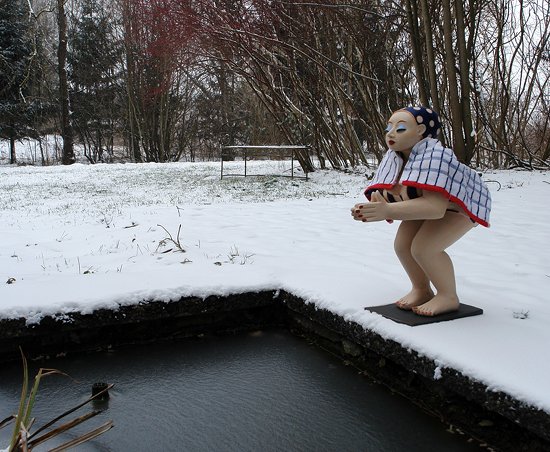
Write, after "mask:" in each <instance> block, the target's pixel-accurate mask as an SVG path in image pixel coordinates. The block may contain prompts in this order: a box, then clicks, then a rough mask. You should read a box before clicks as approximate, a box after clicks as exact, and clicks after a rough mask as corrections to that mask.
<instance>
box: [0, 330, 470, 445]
mask: <svg viewBox="0 0 550 452" xmlns="http://www.w3.org/2000/svg"><path fill="white" fill-rule="evenodd" d="M31 365H32V366H33V367H40V366H43V367H52V368H56V369H59V370H62V371H63V372H65V373H68V374H69V375H70V376H71V377H72V378H73V379H74V380H76V381H73V380H71V379H68V378H66V377H61V376H51V377H48V378H46V379H45V380H44V381H43V384H42V385H41V392H40V393H39V397H38V400H37V403H36V410H35V412H34V414H35V416H36V417H37V425H41V424H43V423H44V422H45V421H47V420H50V419H51V418H53V417H54V416H55V415H58V414H60V413H62V412H63V411H65V410H66V409H68V408H71V407H72V406H74V405H76V404H77V403H79V402H81V401H83V400H85V399H86V398H87V397H88V396H89V394H90V391H91V386H92V384H93V383H94V382H97V381H107V382H110V383H115V384H116V386H115V388H113V389H112V390H111V398H110V400H109V401H108V402H107V403H106V404H103V405H96V406H97V407H102V408H105V411H104V412H103V413H102V414H101V415H99V416H98V417H96V418H94V419H92V420H90V421H88V425H87V426H86V424H85V425H84V426H83V428H82V429H80V432H84V431H87V430H91V429H92V428H93V427H95V426H97V425H99V424H100V423H102V422H105V421H106V420H109V419H112V420H113V421H114V423H115V427H114V428H113V429H112V430H110V431H109V432H107V433H106V434H104V435H103V436H101V437H99V438H97V439H95V440H94V441H93V442H91V443H88V444H87V445H84V446H80V447H79V448H78V450H82V451H239V452H240V451H315V452H318V451H338V452H342V451H399V452H401V451H408V452H410V451H421V452H429V451H434V452H435V451H437V452H440V451H446V452H447V451H449V452H452V451H470V450H471V451H474V450H477V451H479V450H480V448H479V447H478V446H476V445H475V444H472V443H468V442H467V440H466V438H465V437H463V436H460V435H457V434H451V433H448V432H447V431H446V427H445V426H444V425H443V424H441V423H440V422H439V421H438V420H437V419H434V418H432V417H430V416H428V415H426V414H425V413H423V412H422V411H421V410H419V409H418V408H416V407H415V406H414V405H412V404H410V403H409V402H408V401H406V400H404V399H403V398H401V397H400V396H397V395H392V394H391V393H390V392H389V391H388V390H386V389H385V388H383V387H380V386H378V385H375V384H372V383H369V381H368V380H367V379H366V378H365V377H364V376H361V375H359V374H358V372H357V370H356V369H354V368H352V367H346V366H344V365H343V364H342V363H341V361H339V360H338V359H336V358H334V357H332V356H331V355H329V354H327V353H326V352H324V351H322V350H319V349H317V348H315V347H313V346H311V345H308V344H307V343H306V342H304V341H302V340H301V339H298V338H295V337H293V336H291V335H290V334H289V333H286V332H284V331H266V332H262V333H255V334H249V335H243V336H236V337H233V336H231V337H222V338H204V339H202V340H197V341H187V342H180V343H170V344H155V345H147V346H139V347H137V346H136V347H133V348H126V349H121V350H117V351H112V352H109V353H97V354H92V355H83V356H79V357H71V358H60V359H55V360H51V361H48V362H47V363H40V364H39V365H38V366H37V365H36V363H32V364H31ZM32 375H34V372H33V373H32ZM20 388H21V368H20V365H19V364H10V365H9V366H6V365H4V366H3V367H2V369H0V419H2V418H4V417H6V416H7V415H8V414H11V413H14V412H16V410H17V404H18V399H19V394H20V390H21V389H20ZM78 413H79V414H82V413H84V411H79V412H78ZM8 430H10V429H8V428H4V429H2V430H0V449H2V447H6V446H7V445H6V442H7V439H6V438H7V437H8V435H9V431H8ZM70 438H71V435H65V437H64V438H63V440H64V441H66V440H67V439H70ZM53 444H54V443H50V446H51V445H53ZM42 450H45V449H42Z"/></svg>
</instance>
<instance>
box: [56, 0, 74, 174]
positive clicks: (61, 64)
mask: <svg viewBox="0 0 550 452" xmlns="http://www.w3.org/2000/svg"><path fill="white" fill-rule="evenodd" d="M57 22H58V25H59V43H58V44H59V47H58V49H57V64H58V73H59V103H60V105H61V136H62V137H63V154H62V156H61V163H63V165H71V164H73V163H74V162H75V156H74V143H73V130H72V126H71V118H70V107H69V88H68V83H67V67H66V64H67V16H66V15H65V5H64V0H57Z"/></svg>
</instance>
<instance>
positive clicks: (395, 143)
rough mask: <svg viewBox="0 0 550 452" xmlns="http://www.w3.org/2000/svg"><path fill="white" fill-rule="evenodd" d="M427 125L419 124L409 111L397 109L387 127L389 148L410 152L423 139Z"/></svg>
mask: <svg viewBox="0 0 550 452" xmlns="http://www.w3.org/2000/svg"><path fill="white" fill-rule="evenodd" d="M425 130H426V126H424V125H421V124H420V125H419V124H417V123H416V120H415V119H414V118H413V116H412V115H411V114H410V113H409V112H408V111H399V110H398V111H396V112H395V113H394V114H393V115H391V117H390V119H389V120H388V126H387V127H386V144H387V145H388V148H390V149H392V150H394V151H397V152H403V153H405V154H407V155H408V154H409V153H410V152H411V149H412V148H413V146H414V145H415V144H416V143H418V142H419V141H420V140H422V138H423V137H422V134H423V133H424V131H425Z"/></svg>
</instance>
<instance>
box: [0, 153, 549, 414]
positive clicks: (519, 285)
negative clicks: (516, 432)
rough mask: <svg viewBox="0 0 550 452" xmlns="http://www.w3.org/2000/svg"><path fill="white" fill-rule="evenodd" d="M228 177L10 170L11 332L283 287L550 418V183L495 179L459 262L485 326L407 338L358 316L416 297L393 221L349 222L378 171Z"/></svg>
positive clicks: (2, 248) (5, 222) (137, 168)
mask: <svg viewBox="0 0 550 452" xmlns="http://www.w3.org/2000/svg"><path fill="white" fill-rule="evenodd" d="M232 165H239V163H232ZM266 166H270V167H269V168H266ZM282 166H284V164H283V163H277V162H261V163H260V162H258V163H256V164H254V165H253V166H252V168H251V171H252V170H254V171H256V170H257V172H259V173H262V172H269V173H270V174H273V173H278V172H281V171H283V170H285V169H284V168H282ZM219 170H220V169H219V163H194V164H191V163H179V164H164V165H160V164H142V165H135V164H113V165H102V164H101V165H82V164H76V165H73V166H71V167H62V166H51V167H32V166H26V167H25V166H24V167H13V166H6V165H4V166H0V193H1V194H2V195H1V196H0V215H1V217H0V218H1V221H0V234H1V238H2V239H1V240H0V318H16V317H25V318H27V321H28V323H29V324H32V323H34V322H39V321H40V319H41V318H42V317H43V316H45V315H57V316H60V317H63V316H64V314H66V313H69V312H74V311H81V312H85V313H86V312H91V311H93V310H94V309H97V308H111V309H116V308H117V307H119V306H121V305H125V304H133V303H138V302H140V301H142V300H150V299H156V300H166V301H169V300H174V299H179V298H180V297H181V296H190V295H194V296H208V295H212V294H216V295H224V294H234V293H242V292H248V291H255V290H262V289H277V288H281V289H285V290H287V291H290V292H292V293H294V294H296V295H298V296H300V297H302V298H304V299H306V300H308V301H310V302H311V303H315V305H317V306H318V307H322V308H327V309H330V310H331V311H333V312H335V313H337V314H340V315H342V316H344V317H345V318H346V319H349V320H353V321H355V322H358V323H360V324H362V325H364V326H365V327H366V328H370V329H372V330H374V331H376V332H377V333H379V334H381V335H382V336H383V337H386V338H391V339H394V340H396V341H398V342H400V343H401V344H403V345H404V346H405V347H409V348H411V349H414V350H417V351H418V352H419V353H421V354H424V355H426V356H428V357H430V358H432V359H435V360H436V362H437V363H438V364H439V367H440V368H443V367H452V368H455V369H458V370H460V371H461V372H463V373H464V374H465V375H468V376H470V377H473V378H475V379H478V380H480V381H481V382H483V383H485V384H486V385H488V386H489V388H490V389H493V390H501V391H504V392H507V393H509V394H511V395H512V396H514V397H516V398H517V399H520V400H523V401H525V402H528V403H529V404H532V405H534V406H536V407H539V408H541V409H543V410H545V411H547V412H548V413H550V391H549V390H548V382H549V381H550V360H548V344H550V295H549V294H550V259H549V258H548V256H549V248H550V245H549V244H550V228H549V225H550V209H548V199H549V195H550V173H541V172H519V171H499V172H487V173H485V174H484V178H485V180H487V181H489V182H488V185H489V187H490V188H491V191H492V196H493V213H492V217H491V225H492V227H491V228H489V229H487V228H484V227H481V226H479V227H477V228H474V229H473V230H472V231H471V232H470V233H468V235H467V236H466V237H464V238H463V239H462V240H461V241H459V242H458V243H457V244H455V245H454V246H453V247H452V248H451V249H450V254H451V256H452V257H453V260H454V263H455V270H456V273H457V282H458V290H459V296H460V297H461V300H462V301H463V302H464V303H467V304H473V305H475V306H479V307H481V308H483V310H484V311H485V312H484V315H482V316H477V317H471V318H465V319H460V320H456V321H452V322H442V323H436V324H432V325H426V326H419V327H414V328H411V327H409V326H406V325H401V324H397V323H394V322H392V321H390V320H387V319H385V318H383V317H380V316H379V315H377V314H373V313H370V312H368V311H365V310H364V309H363V307H364V306H368V305H377V304H387V303H389V302H392V301H395V300H397V299H398V298H399V297H400V296H402V295H403V294H405V293H406V292H408V290H409V283H408V280H407V279H406V277H405V275H404V272H403V270H402V269H401V266H400V265H399V263H398V261H397V258H396V257H395V256H394V254H393V237H394V235H395V232H396V229H397V226H398V222H395V223H394V224H387V223H386V222H380V223H375V224H364V223H359V222H355V221H353V220H352V219H351V216H350V208H351V206H353V204H355V203H356V202H358V201H363V200H364V198H363V195H362V191H363V189H364V187H365V185H366V184H367V179H366V177H365V173H371V172H372V170H365V171H363V172H361V171H358V172H356V173H343V172H336V171H316V172H315V173H313V174H311V179H310V180H309V181H304V180H291V179H288V178H274V177H262V178H246V179H244V178H224V179H223V180H221V181H220V178H219ZM180 226H181V230H180V233H179V239H178V230H179V228H180ZM170 238H171V239H173V241H172V240H170ZM178 241H179V245H180V246H181V248H183V249H184V250H185V253H183V252H181V251H180V250H179V249H178V245H176V244H175V243H174V242H178ZM438 375H439V373H438V372H437V371H436V374H435V375H434V378H438Z"/></svg>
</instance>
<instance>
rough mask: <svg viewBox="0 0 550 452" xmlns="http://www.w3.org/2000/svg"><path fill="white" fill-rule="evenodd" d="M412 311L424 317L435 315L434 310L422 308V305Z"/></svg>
mask: <svg viewBox="0 0 550 452" xmlns="http://www.w3.org/2000/svg"><path fill="white" fill-rule="evenodd" d="M412 311H413V312H414V313H415V314H418V315H423V316H424V317H433V316H434V313H433V311H429V310H427V309H421V308H420V307H414V308H412Z"/></svg>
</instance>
